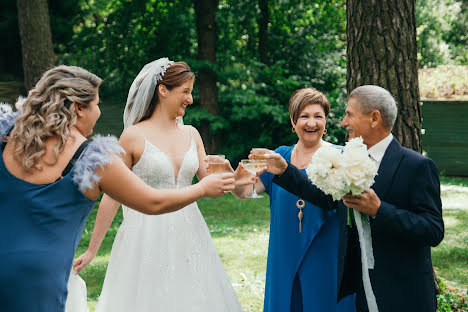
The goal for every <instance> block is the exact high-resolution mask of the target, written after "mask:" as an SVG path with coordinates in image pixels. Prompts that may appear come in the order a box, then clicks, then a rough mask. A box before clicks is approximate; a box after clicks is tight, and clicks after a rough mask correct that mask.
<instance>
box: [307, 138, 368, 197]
mask: <svg viewBox="0 0 468 312" xmlns="http://www.w3.org/2000/svg"><path fill="white" fill-rule="evenodd" d="M306 172H307V175H308V176H309V179H310V180H311V181H312V183H314V184H315V185H316V186H317V187H318V188H319V189H321V190H322V191H323V192H324V193H325V194H328V195H331V196H332V197H333V199H334V200H339V199H341V198H342V197H343V196H344V195H345V194H347V193H349V192H351V193H352V194H353V195H358V194H361V193H362V192H364V191H365V190H367V189H368V188H370V187H371V186H372V184H374V177H375V175H376V174H377V166H376V165H375V163H374V162H373V161H372V160H371V159H370V158H369V156H368V153H367V146H366V145H365V144H364V143H363V140H362V138H354V139H352V140H350V141H349V142H347V143H346V146H345V147H344V151H343V153H341V151H340V150H339V149H337V148H335V147H332V146H325V147H321V148H319V149H318V150H317V152H316V153H315V155H314V156H313V157H312V163H311V164H310V165H309V166H308V167H307V169H306Z"/></svg>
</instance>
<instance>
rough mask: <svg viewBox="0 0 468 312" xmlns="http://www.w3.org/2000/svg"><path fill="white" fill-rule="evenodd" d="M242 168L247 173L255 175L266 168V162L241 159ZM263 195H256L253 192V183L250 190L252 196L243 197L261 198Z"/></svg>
mask: <svg viewBox="0 0 468 312" xmlns="http://www.w3.org/2000/svg"><path fill="white" fill-rule="evenodd" d="M241 164H242V167H243V168H244V169H245V170H247V171H248V172H249V173H251V174H253V175H256V174H257V172H258V171H261V170H263V169H265V168H266V166H267V162H266V160H264V159H242V160H241ZM262 197H263V195H258V194H257V192H256V191H255V182H254V184H253V188H252V194H250V195H247V196H245V198H262Z"/></svg>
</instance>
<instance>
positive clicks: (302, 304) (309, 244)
mask: <svg viewBox="0 0 468 312" xmlns="http://www.w3.org/2000/svg"><path fill="white" fill-rule="evenodd" d="M329 109H330V105H329V102H328V100H327V98H326V97H325V96H324V95H323V93H321V92H319V91H317V90H315V89H314V88H304V89H300V90H297V91H296V92H294V93H293V94H292V96H291V98H290V100H289V114H290V117H291V123H292V132H294V133H296V134H297V136H298V139H299V140H298V142H297V144H295V145H293V146H280V147H278V148H277V149H276V150H275V151H276V152H277V153H279V154H281V156H283V158H284V159H286V161H288V162H289V163H292V164H293V165H295V166H296V167H297V168H300V169H302V170H305V168H306V167H307V165H308V164H309V163H310V161H311V158H312V156H313V154H314V153H315V152H316V151H317V149H318V148H320V147H321V146H324V145H327V144H330V143H327V142H325V141H324V140H323V139H322V136H323V134H324V133H326V129H325V125H326V121H327V116H328V112H329ZM272 180H273V175H272V174H270V173H268V172H265V173H263V174H262V175H261V176H260V180H259V181H258V182H257V183H256V186H255V187H256V190H257V192H266V193H267V194H268V195H269V196H270V212H271V220H270V241H269V248H268V260H267V273H266V285H265V301H264V311H265V312H286V311H291V312H302V311H305V312H308V311H320V312H338V311H339V312H345V311H351V312H352V311H355V308H354V296H352V297H347V298H345V299H344V300H342V301H341V302H340V303H339V304H337V303H336V298H337V267H338V264H337V263H338V232H339V220H338V217H337V216H336V214H335V212H334V211H331V212H326V211H324V210H323V209H320V208H319V207H317V206H314V205H312V204H310V203H308V202H305V201H303V200H302V199H301V198H299V197H297V196H295V195H293V194H291V193H289V192H288V191H286V190H284V189H283V188H281V187H279V186H278V185H276V184H274V183H272ZM251 191H252V189H251V188H248V187H237V188H236V189H235V190H234V191H233V193H234V195H236V196H238V197H240V198H244V197H245V196H246V195H248V194H249V193H250V192H251Z"/></svg>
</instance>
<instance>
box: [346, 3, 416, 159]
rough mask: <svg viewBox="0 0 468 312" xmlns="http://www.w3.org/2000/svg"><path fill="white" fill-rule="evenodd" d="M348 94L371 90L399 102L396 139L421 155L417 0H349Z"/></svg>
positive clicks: (347, 12)
mask: <svg viewBox="0 0 468 312" xmlns="http://www.w3.org/2000/svg"><path fill="white" fill-rule="evenodd" d="M346 5H347V9H346V17H347V36H348V47H347V57H348V64H347V89H348V94H349V93H350V92H351V91H352V90H353V89H355V88H356V87H359V86H361V85H366V84H373V85H378V86H381V87H382V88H385V89H387V90H388V91H390V93H392V95H393V96H394V97H395V100H396V102H397V105H398V117H397V120H396V123H395V126H394V127H393V130H392V132H393V134H394V135H395V137H396V138H397V139H398V141H400V143H401V144H402V145H404V146H406V147H408V148H411V149H413V150H415V151H418V152H421V151H422V147H421V106H420V102H419V88H418V61H417V44H416V13H415V3H414V0H382V1H376V0H347V1H346Z"/></svg>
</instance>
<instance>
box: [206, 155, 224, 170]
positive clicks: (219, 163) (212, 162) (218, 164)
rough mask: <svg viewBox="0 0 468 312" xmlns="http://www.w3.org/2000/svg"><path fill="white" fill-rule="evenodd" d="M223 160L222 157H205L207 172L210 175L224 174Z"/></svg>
mask: <svg viewBox="0 0 468 312" xmlns="http://www.w3.org/2000/svg"><path fill="white" fill-rule="evenodd" d="M225 159H226V157H225V156H224V155H207V156H206V160H207V161H208V171H209V172H210V174H217V173H222V172H226V164H225V163H224V162H225Z"/></svg>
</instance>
